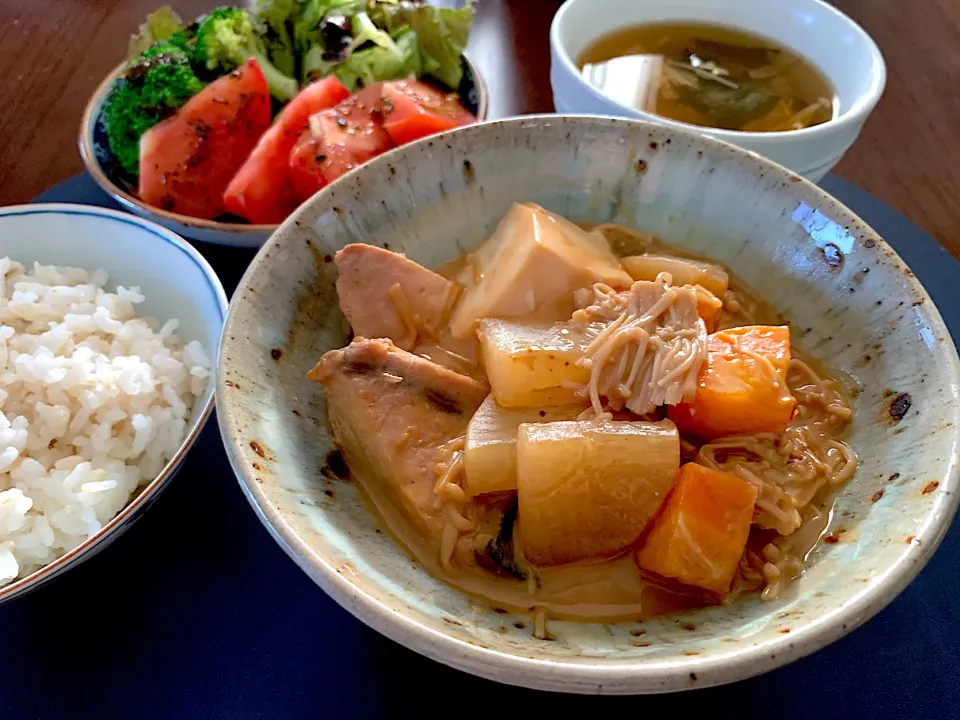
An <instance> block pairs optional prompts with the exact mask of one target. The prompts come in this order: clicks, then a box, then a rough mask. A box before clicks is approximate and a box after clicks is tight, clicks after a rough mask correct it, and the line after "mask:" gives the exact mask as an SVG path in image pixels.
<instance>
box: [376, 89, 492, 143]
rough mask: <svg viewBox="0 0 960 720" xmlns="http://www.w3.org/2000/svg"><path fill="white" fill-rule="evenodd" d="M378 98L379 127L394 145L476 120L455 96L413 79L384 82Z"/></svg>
mask: <svg viewBox="0 0 960 720" xmlns="http://www.w3.org/2000/svg"><path fill="white" fill-rule="evenodd" d="M381 96H382V98H383V102H382V106H383V128H384V130H386V131H387V133H388V134H389V135H390V139H391V140H393V142H394V144H395V145H404V144H405V143H408V142H413V141H414V140H419V139H420V138H422V137H426V136H427V135H433V134H435V133H438V132H444V131H445V130H452V129H453V128H456V127H460V126H461V125H469V124H470V123H474V122H476V121H477V118H476V117H474V116H473V114H472V113H471V112H470V111H469V110H467V109H466V108H465V107H464V106H463V105H462V104H461V102H460V99H459V98H458V97H457V95H456V94H455V93H443V92H441V91H440V90H437V89H436V88H435V87H432V86H430V85H427V84H426V83H423V82H419V81H417V80H398V81H395V82H388V83H384V84H383V89H382V91H381Z"/></svg>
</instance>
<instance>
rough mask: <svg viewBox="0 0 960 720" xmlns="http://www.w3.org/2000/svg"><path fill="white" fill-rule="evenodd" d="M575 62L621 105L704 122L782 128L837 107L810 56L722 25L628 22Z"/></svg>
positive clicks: (822, 118)
mask: <svg viewBox="0 0 960 720" xmlns="http://www.w3.org/2000/svg"><path fill="white" fill-rule="evenodd" d="M577 65H578V66H579V67H580V69H581V71H582V72H583V76H584V78H585V79H586V81H587V82H588V83H590V84H591V85H594V86H595V87H597V88H598V89H600V90H601V91H602V92H603V93H604V94H606V95H608V96H609V97H611V98H613V99H614V100H616V101H618V102H620V103H622V104H625V105H630V106H632V107H635V108H637V109H638V110H644V111H646V112H651V113H655V114H657V115H660V116H662V117H666V118H670V119H671V120H677V121H680V122H685V123H689V124H691V125H700V126H702V127H711V128H719V129H723V130H739V131H743V132H784V131H789V130H799V129H801V128H806V127H812V126H814V125H819V124H821V123H825V122H827V121H828V120H830V119H831V118H833V117H834V114H835V112H836V109H837V101H836V93H835V91H834V88H833V86H832V85H831V84H830V81H829V80H828V79H827V78H826V76H824V74H823V73H822V72H821V71H820V70H819V69H818V68H817V67H816V66H814V65H813V64H812V63H811V62H810V61H808V60H806V59H805V58H803V57H802V56H800V55H799V54H797V53H796V52H794V51H793V50H791V49H789V48H786V47H783V46H781V45H778V44H777V43H775V42H773V41H772V40H767V39H765V38H762V37H760V36H757V35H752V34H750V33H746V32H743V31H740V30H733V29H730V28H725V27H722V26H719V25H710V24H703V23H681V22H664V23H656V24H649V25H638V26H634V27H628V28H624V29H622V30H617V31H615V32H613V33H610V34H608V35H605V36H604V37H602V38H600V39H599V40H597V41H596V42H594V43H593V44H592V45H590V46H589V47H588V48H587V49H586V50H585V51H584V52H583V53H582V54H581V55H580V57H579V58H578V59H577Z"/></svg>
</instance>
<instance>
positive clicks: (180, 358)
mask: <svg viewBox="0 0 960 720" xmlns="http://www.w3.org/2000/svg"><path fill="white" fill-rule="evenodd" d="M107 280H108V277H107V274H106V272H105V271H103V270H96V271H94V272H89V271H86V270H83V269H80V268H70V267H56V266H50V265H40V264H39V263H36V264H35V265H34V267H33V268H32V269H26V268H24V266H23V265H21V264H20V263H17V262H14V261H12V260H11V259H10V258H8V257H4V258H0V408H2V410H0V487H4V488H5V489H2V490H0V585H3V584H6V583H8V582H10V581H11V580H14V579H16V578H17V577H18V576H19V575H21V574H28V573H30V572H32V571H33V570H36V569H38V568H40V567H42V566H43V565H46V564H47V563H49V562H51V561H53V560H55V559H56V558H57V557H58V556H59V555H61V554H63V553H64V552H66V551H68V550H71V549H73V548H74V547H76V546H77V545H79V544H80V543H81V542H83V540H85V539H86V538H88V537H91V536H92V535H94V534H95V533H96V532H97V531H98V530H100V528H102V527H103V525H104V523H106V522H108V521H109V520H111V519H112V518H113V517H114V516H115V515H116V514H117V513H118V512H119V511H120V509H121V508H122V507H123V506H124V505H126V503H127V502H128V501H129V499H130V496H131V495H132V494H133V492H134V491H135V490H136V488H137V487H138V486H139V485H140V483H141V482H143V481H144V480H149V479H151V478H153V477H155V476H156V475H157V474H158V473H159V472H160V470H161V469H163V465H164V464H165V462H166V461H167V460H168V459H169V458H170V457H172V456H173V454H174V453H175V452H176V450H177V448H178V447H179V445H180V441H181V440H182V439H183V435H184V432H185V430H186V424H187V417H186V416H187V413H188V411H189V410H191V409H192V408H193V404H194V402H195V400H196V397H197V396H198V395H201V394H202V392H203V389H204V387H206V385H207V383H208V382H209V379H210V375H211V372H210V359H209V357H208V356H207V353H206V351H205V350H204V349H203V346H202V345H201V344H200V343H199V342H197V341H196V340H193V341H190V342H189V343H187V344H186V345H183V346H182V347H181V343H180V341H179V338H178V337H177V335H176V332H175V331H176V327H177V325H178V324H179V322H178V321H177V320H169V321H167V322H166V323H165V324H164V325H163V326H162V327H160V328H157V327H156V321H154V320H153V319H152V318H148V319H142V318H137V317H136V313H135V306H136V305H137V304H139V303H142V302H143V301H144V300H145V297H144V296H143V295H141V294H140V292H139V288H136V287H133V288H129V289H128V288H125V287H123V286H122V285H120V286H118V287H117V289H116V293H110V292H107V290H106V289H105V286H106V283H107Z"/></svg>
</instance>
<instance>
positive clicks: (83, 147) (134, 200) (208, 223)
mask: <svg viewBox="0 0 960 720" xmlns="http://www.w3.org/2000/svg"><path fill="white" fill-rule="evenodd" d="M463 60H464V62H465V63H466V64H467V67H468V68H469V69H470V72H471V73H472V74H473V78H474V86H475V87H476V89H477V119H478V120H479V121H481V122H482V121H484V120H486V118H487V109H488V105H489V102H488V95H487V86H486V83H485V81H484V79H483V76H481V75H480V71H479V70H478V69H477V66H476V65H474V64H473V62H471V60H470V58H469V57H467V54H466V53H464V54H463ZM126 67H127V63H126V61H124V62H122V63H120V64H119V65H117V67H115V68H114V69H113V70H112V71H111V72H110V74H109V75H107V77H105V78H104V79H103V82H101V83H100V84H99V85H98V86H97V89H96V90H94V91H93V95H91V97H90V100H88V101H87V105H86V107H85V108H84V110H83V117H82V119H81V121H80V136H79V140H78V143H79V147H80V157H81V158H82V159H83V164H84V166H85V167H86V169H87V172H89V173H90V175H91V176H92V177H93V180H94V182H96V183H97V185H99V186H100V189H101V190H103V191H104V192H105V193H107V194H108V195H110V196H111V197H112V198H114V199H115V200H116V201H117V202H119V203H120V204H122V205H124V206H126V207H128V208H130V209H134V208H138V209H139V210H140V211H142V212H144V213H146V214H147V216H148V217H149V216H150V215H153V216H156V217H158V218H162V219H163V220H165V221H167V222H171V223H178V224H180V225H183V226H185V227H189V228H196V229H200V230H214V231H217V232H225V233H231V234H234V235H259V236H266V235H269V234H270V233H272V232H274V231H275V230H276V229H277V228H278V227H280V225H279V224H277V225H270V224H268V225H253V224H248V223H225V222H218V221H216V220H202V219H200V218H194V217H190V216H189V215H181V214H179V213H174V212H170V211H168V210H163V209H162V208H158V207H154V206H153V205H148V204H147V203H145V202H143V201H142V200H140V199H139V198H138V197H135V196H134V195H131V194H130V193H128V192H127V191H126V190H124V189H122V188H120V187H119V186H117V185H116V184H115V183H114V182H113V181H112V180H111V179H110V178H109V177H107V174H106V173H105V172H104V170H103V168H102V167H100V163H99V162H97V155H96V152H95V150H94V147H93V134H94V130H95V129H96V125H97V119H98V118H99V116H100V108H101V107H102V106H103V103H104V101H105V100H106V98H107V94H108V93H109V92H110V88H111V87H112V85H113V83H114V81H115V80H116V79H117V77H119V76H120V75H121V74H122V73H123V71H124V69H125V68H126ZM368 162H369V161H368Z"/></svg>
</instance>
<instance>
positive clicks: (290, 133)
mask: <svg viewBox="0 0 960 720" xmlns="http://www.w3.org/2000/svg"><path fill="white" fill-rule="evenodd" d="M349 96H350V91H349V90H347V89H346V88H345V87H344V86H343V83H341V82H340V81H339V80H337V78H335V77H333V76H330V77H328V78H324V79H323V80H319V81H318V82H315V83H311V84H310V85H308V86H307V87H305V88H304V89H303V90H301V91H300V92H299V93H298V94H297V96H296V97H295V98H293V100H291V101H290V102H289V103H288V104H287V106H286V107H284V108H283V110H282V111H281V112H280V114H279V115H278V116H277V119H276V120H274V121H273V125H271V126H270V129H269V130H267V131H266V132H265V133H264V134H263V137H261V138H260V142H258V143H257V146H256V147H255V148H254V149H253V153H251V155H250V157H249V158H247V161H246V162H245V163H244V164H243V167H241V168H240V170H239V172H237V174H236V176H234V178H233V180H231V181H230V185H228V186H227V191H226V193H225V194H224V196H223V204H224V207H226V209H227V211H228V212H231V213H233V214H234V215H239V216H240V217H242V218H246V219H247V220H249V221H250V222H252V223H262V224H270V223H279V222H282V221H283V220H284V219H286V217H287V216H288V215H289V214H290V213H292V212H293V211H294V210H295V209H296V207H297V205H298V204H299V201H298V200H297V196H296V195H295V194H294V191H293V183H292V182H291V181H290V162H289V161H290V152H291V151H292V150H293V146H294V145H295V144H296V142H297V139H298V138H299V137H300V135H301V134H303V131H304V130H305V129H306V128H307V123H308V122H309V120H310V116H311V115H315V114H316V113H318V112H320V111H321V110H325V109H326V108H331V107H333V106H334V105H336V104H337V103H339V102H341V101H342V100H344V99H345V98H347V97H349Z"/></svg>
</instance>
